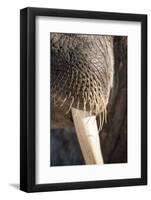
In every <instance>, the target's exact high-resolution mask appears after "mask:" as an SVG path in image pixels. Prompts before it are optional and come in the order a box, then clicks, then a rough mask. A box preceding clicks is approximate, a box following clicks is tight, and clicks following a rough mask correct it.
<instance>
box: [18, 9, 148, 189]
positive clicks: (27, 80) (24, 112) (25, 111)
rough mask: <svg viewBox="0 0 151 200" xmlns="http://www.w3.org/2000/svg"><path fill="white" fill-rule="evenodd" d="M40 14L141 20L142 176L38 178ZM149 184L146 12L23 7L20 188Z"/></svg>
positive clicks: (76, 187)
mask: <svg viewBox="0 0 151 200" xmlns="http://www.w3.org/2000/svg"><path fill="white" fill-rule="evenodd" d="M37 16H54V17H68V18H85V19H103V20H120V21H130V22H141V178H132V179H120V180H100V181H85V182H70V183H50V184H36V182H35V178H36V177H35V172H36V163H35V153H36V150H35V145H36V144H35V101H36V96H35V71H36V66H35V19H36V17H37ZM146 184H147V15H142V14H125V13H111V12H110V13H109V12H94V11H83V10H79V11H78V10H63V9H48V8H32V7H28V8H24V9H22V10H21V11H20V189H21V190H22V191H25V192H44V191H57V190H71V189H72V190H73V189H89V188H104V187H121V186H133V185H146Z"/></svg>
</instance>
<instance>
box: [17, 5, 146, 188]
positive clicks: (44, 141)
mask: <svg viewBox="0 0 151 200" xmlns="http://www.w3.org/2000/svg"><path fill="white" fill-rule="evenodd" d="M20 84H21V85H20V189H21V190H23V191H26V192H40V191H52V190H70V189H86V188H87V189H88V188H103V187H117V186H118V187H120V186H132V185H145V184H147V16H146V15H142V14H124V13H123V14H122V13H107V12H94V11H81V10H80V11H77V10H61V9H47V8H25V9H22V10H21V12H20Z"/></svg>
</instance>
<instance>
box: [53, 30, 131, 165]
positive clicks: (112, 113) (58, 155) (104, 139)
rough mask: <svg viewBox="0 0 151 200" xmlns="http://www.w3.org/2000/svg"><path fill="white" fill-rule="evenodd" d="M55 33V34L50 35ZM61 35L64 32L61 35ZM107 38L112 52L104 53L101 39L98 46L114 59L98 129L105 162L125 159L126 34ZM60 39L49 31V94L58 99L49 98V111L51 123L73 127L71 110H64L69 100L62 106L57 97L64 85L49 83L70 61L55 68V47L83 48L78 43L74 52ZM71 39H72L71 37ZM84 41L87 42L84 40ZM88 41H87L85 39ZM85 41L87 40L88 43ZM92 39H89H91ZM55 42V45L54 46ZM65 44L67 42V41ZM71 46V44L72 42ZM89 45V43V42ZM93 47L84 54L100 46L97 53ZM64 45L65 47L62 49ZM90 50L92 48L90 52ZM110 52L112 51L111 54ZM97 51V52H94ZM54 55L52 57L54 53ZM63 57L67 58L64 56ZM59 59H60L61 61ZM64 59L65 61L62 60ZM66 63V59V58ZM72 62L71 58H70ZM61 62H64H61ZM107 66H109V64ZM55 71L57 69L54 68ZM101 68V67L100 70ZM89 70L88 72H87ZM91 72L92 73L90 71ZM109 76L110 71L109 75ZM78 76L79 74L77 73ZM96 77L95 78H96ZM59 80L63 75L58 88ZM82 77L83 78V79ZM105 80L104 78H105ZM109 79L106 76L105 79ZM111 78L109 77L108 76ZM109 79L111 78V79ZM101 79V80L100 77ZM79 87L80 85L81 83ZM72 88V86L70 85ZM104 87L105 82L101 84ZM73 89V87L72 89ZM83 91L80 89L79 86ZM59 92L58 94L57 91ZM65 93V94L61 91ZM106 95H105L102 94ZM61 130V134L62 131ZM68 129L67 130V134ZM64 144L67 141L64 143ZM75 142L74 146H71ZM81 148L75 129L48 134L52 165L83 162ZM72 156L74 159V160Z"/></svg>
mask: <svg viewBox="0 0 151 200" xmlns="http://www.w3.org/2000/svg"><path fill="white" fill-rule="evenodd" d="M53 36H54V37H53ZM69 36H70V34H69V35H68V37H69ZM62 37H63V35H62ZM109 38H110V43H108V44H111V46H110V48H111V53H110V55H108V54H106V53H107V51H105V46H106V45H105V43H103V44H102V45H100V46H99V48H101V51H102V50H103V51H104V52H106V53H105V54H104V55H106V56H105V57H106V60H107V61H106V62H109V60H108V59H112V58H108V56H109V57H110V56H111V55H113V60H112V61H113V62H114V67H113V68H114V69H113V73H112V74H113V75H114V78H113V86H110V87H112V89H109V90H108V89H106V90H105V91H106V94H107V91H110V95H109V99H108V104H107V113H108V114H107V123H106V124H104V126H103V129H102V130H101V132H100V142H101V146H102V151H103V157H104V162H105V163H125V162H127V37H122V36H121V37H120V36H116V37H109ZM59 39H61V34H59V35H56V34H52V33H51V45H52V44H53V43H54V44H53V45H52V46H54V47H53V48H51V72H52V73H51V77H52V80H51V83H52V84H51V89H52V92H51V94H52V95H51V97H52V96H53V95H56V98H57V100H58V102H57V105H56V104H55V103H54V99H55V98H53V97H52V98H51V100H52V101H51V103H52V105H51V110H52V111H51V113H52V124H53V126H54V127H56V128H61V127H73V126H74V125H73V122H72V116H71V112H69V113H67V114H65V112H66V110H67V109H68V108H69V106H70V100H71V98H70V100H69V99H68V100H67V101H66V102H65V104H64V105H63V107H60V106H59V104H60V102H62V100H60V98H61V97H62V95H63V97H64V95H65V91H66V90H65V89H64V88H63V89H62V90H61V91H59V92H58V94H57V92H55V91H56V90H53V88H52V86H53V82H54V81H55V79H56V77H57V73H58V72H59V71H60V69H64V70H65V74H67V73H66V72H67V70H66V67H67V68H69V67H70V65H69V63H67V64H65V67H63V68H61V65H59V70H58V72H57V68H58V64H57V63H56V62H58V61H57V60H56V58H58V57H60V56H59V55H60V54H61V52H60V53H59V54H58V53H57V48H58V51H60V50H59V49H60V48H61V49H62V48H63V50H62V51H63V52H64V54H65V53H66V51H67V49H68V51H69V50H70V51H71V53H70V54H72V53H73V54H74V55H75V56H76V55H79V54H80V52H81V51H82V50H80V49H81V47H79V48H80V49H79V50H78V47H77V50H78V52H79V54H78V53H76V51H74V48H72V47H70V48H67V46H66V47H64V44H63V43H60V41H59ZM83 39H84V38H82V37H81V38H78V40H79V41H80V42H79V43H83V42H82V40H83ZM102 40H103V39H102ZM71 41H72V39H71ZM86 43H87V42H86ZM88 43H89V42H88ZM88 43H87V44H88ZM90 43H91V42H90ZM87 44H86V45H84V46H85V47H87ZM55 45H56V46H57V45H58V47H55ZM61 45H63V47H61ZM66 45H67V44H66ZM71 46H72V45H71ZM90 46H91V45H90ZM92 46H93V47H91V48H90V49H89V48H87V49H89V51H88V50H87V54H90V55H91V54H92V57H91V58H93V57H96V56H98V52H99V49H98V48H97V51H98V52H97V53H94V52H95V51H96V50H95V47H94V45H92ZM64 48H65V49H64ZM91 50H92V51H93V52H91ZM112 52H113V54H112ZM64 54H62V55H63V56H62V58H61V59H62V60H61V62H62V61H63V60H64V58H66V57H64ZM95 54H96V55H95ZM82 55H83V59H86V63H87V66H88V67H90V66H91V67H92V66H93V65H91V64H90V63H89V59H88V56H86V57H85V56H84V53H83V54H82ZM101 55H102V54H100V56H98V57H99V58H100V57H101ZM54 56H55V57H54ZM67 57H68V56H67ZM105 57H104V56H103V57H102V59H103V60H102V62H103V61H104V59H105ZM79 58H80V59H81V57H80V55H79V57H78V59H74V60H76V61H75V62H76V63H78V60H79ZM65 60H66V59H65ZM61 62H60V63H61ZM64 62H65V61H64ZM65 63H66V62H65ZM73 63H74V62H73ZM97 63H98V66H100V63H101V62H97ZM63 66H64V65H63ZM74 66H75V68H77V67H78V66H77V65H74ZM104 67H107V68H108V67H111V66H108V65H105V63H104ZM94 69H95V68H91V70H92V71H93V70H94ZM100 69H102V68H101V66H100V67H99V70H100ZM108 69H109V68H108ZM55 71H56V72H55ZM100 71H101V70H100ZM110 72H112V70H108V73H109V74H110ZM90 74H91V73H90ZM92 74H94V73H92ZM109 76H111V75H109ZM71 77H72V76H68V78H69V79H71ZM79 77H81V76H80V75H79ZM105 77H106V73H105ZM95 78H96V76H94V77H93V79H95ZM96 79H97V78H96ZM61 80H64V78H63V77H62V78H59V79H58V80H57V81H56V82H55V84H56V85H57V88H59V87H60V86H61V87H63V82H62V81H61ZM84 80H85V79H84ZM105 80H107V79H106V78H105ZM108 80H109V79H108ZM110 80H111V78H110ZM111 82H112V81H111ZM100 83H102V82H101V81H100ZM100 83H98V84H97V85H99V84H100ZM105 83H108V82H107V81H105ZM69 85H70V80H69V82H68V85H67V88H68V87H69ZM103 86H104V84H102V85H101V87H103ZM81 87H83V86H82V85H81ZM72 88H73V87H72ZM104 88H106V86H105V87H104ZM57 90H58V89H57ZM68 91H69V88H68V89H67V92H68ZM74 91H76V88H75V90H74ZM81 91H82V89H81ZM60 93H61V95H59V94H60ZM63 93H64V94H63ZM73 94H76V92H74V93H73ZM68 95H69V93H68ZM104 96H105V95H104ZM82 99H83V98H82V97H81V100H80V103H81V105H80V106H79V107H80V109H83V107H84V106H83V101H82ZM101 104H102V101H101V98H100V106H99V108H101ZM72 106H73V107H74V106H75V107H76V104H73V105H72ZM86 109H87V110H88V111H89V110H90V108H89V106H87V108H86ZM100 111H101V109H100V110H99V112H100ZM92 112H93V113H95V109H93V111H92ZM61 133H63V134H61ZM69 133H70V134H69ZM64 144H66V145H64ZM73 146H74V148H73ZM79 151H80V147H79V146H78V143H77V140H76V138H75V131H74V129H67V130H66V129H58V130H57V129H53V130H52V134H51V165H53V166H56V165H74V164H84V161H82V154H81V153H79ZM73 159H74V161H73Z"/></svg>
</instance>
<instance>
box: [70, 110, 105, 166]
mask: <svg viewBox="0 0 151 200" xmlns="http://www.w3.org/2000/svg"><path fill="white" fill-rule="evenodd" d="M71 111H72V117H73V121H74V125H75V129H76V133H77V137H78V140H79V144H80V147H81V151H82V154H83V157H84V160H85V163H86V164H88V165H89V164H103V156H102V152H101V146H100V140H99V134H98V127H97V122H96V116H95V115H93V116H89V113H88V112H86V111H81V110H79V109H75V108H71Z"/></svg>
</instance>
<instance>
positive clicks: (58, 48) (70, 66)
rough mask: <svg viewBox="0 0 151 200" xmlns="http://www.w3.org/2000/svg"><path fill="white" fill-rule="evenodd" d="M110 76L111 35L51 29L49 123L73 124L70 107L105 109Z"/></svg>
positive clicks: (111, 82)
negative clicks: (50, 119)
mask: <svg viewBox="0 0 151 200" xmlns="http://www.w3.org/2000/svg"><path fill="white" fill-rule="evenodd" d="M113 76H114V52H113V37H112V36H100V35H82V34H61V33H51V108H52V125H53V127H57V128H62V127H70V126H73V122H72V116H71V112H70V110H71V107H74V108H77V109H80V110H86V111H88V112H89V114H90V115H92V114H94V115H96V116H97V115H100V114H101V113H103V112H106V109H107V105H108V102H109V97H110V92H111V88H112V87H113Z"/></svg>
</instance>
